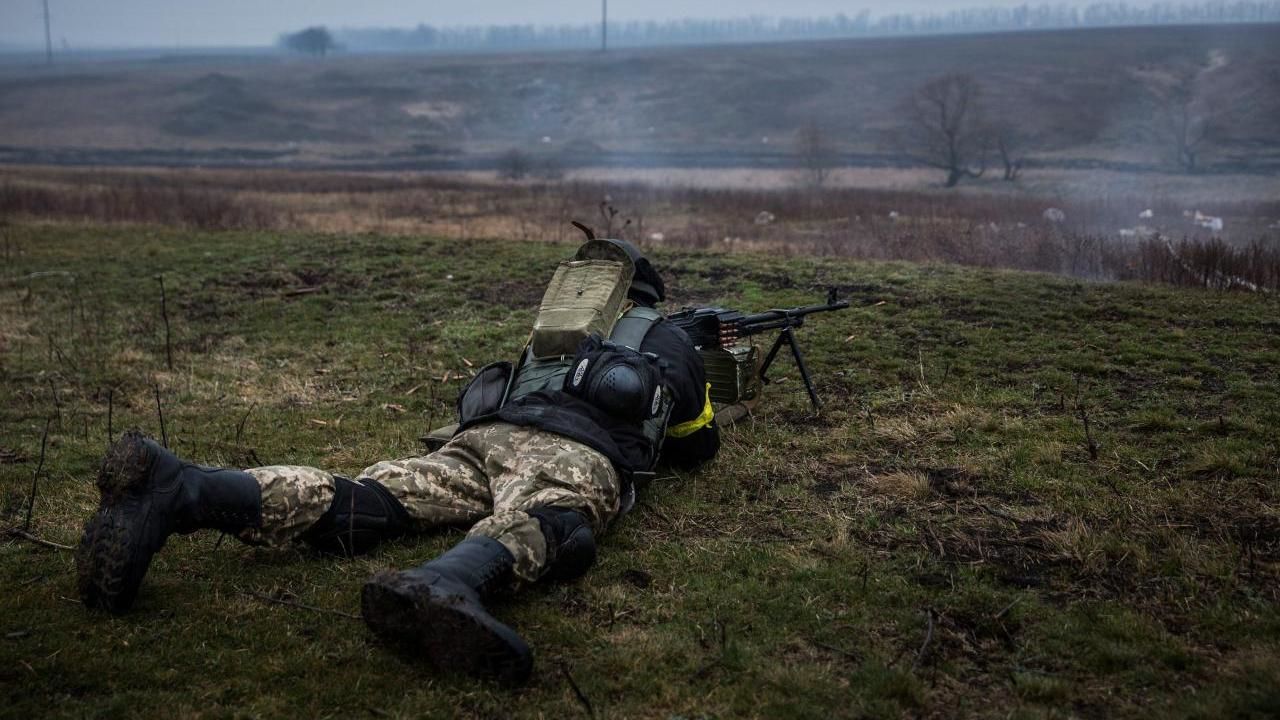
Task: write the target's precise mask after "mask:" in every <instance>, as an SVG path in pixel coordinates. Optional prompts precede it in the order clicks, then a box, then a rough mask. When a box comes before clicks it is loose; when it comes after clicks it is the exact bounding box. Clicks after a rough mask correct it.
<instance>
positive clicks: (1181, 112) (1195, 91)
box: [1136, 64, 1219, 173]
mask: <svg viewBox="0 0 1280 720" xmlns="http://www.w3.org/2000/svg"><path fill="white" fill-rule="evenodd" d="M1214 69H1215V66H1214V65H1212V64H1210V65H1207V66H1200V65H1184V66H1180V67H1172V68H1169V67H1161V68H1155V69H1144V70H1141V71H1139V72H1137V73H1136V75H1137V76H1138V79H1139V81H1140V82H1142V84H1143V85H1144V87H1145V89H1146V93H1147V98H1148V101H1149V103H1150V105H1151V112H1150V113H1149V115H1148V117H1149V120H1147V121H1146V123H1145V130H1146V132H1147V134H1148V135H1149V136H1151V137H1153V138H1154V139H1155V140H1156V141H1157V142H1159V143H1161V144H1162V145H1164V146H1165V147H1166V148H1168V151H1169V154H1170V157H1171V159H1172V160H1173V161H1174V163H1175V164H1176V165H1177V166H1178V167H1180V168H1181V169H1182V170H1184V171H1185V172H1188V173H1193V172H1196V171H1197V170H1199V168H1200V155H1201V152H1202V150H1203V149H1204V145H1205V143H1206V141H1208V140H1211V139H1212V134H1213V131H1214V128H1215V125H1216V124H1217V122H1218V119H1219V118H1218V114H1219V113H1218V109H1217V106H1216V105H1215V104H1214V103H1213V102H1212V101H1211V100H1210V99H1209V98H1208V97H1207V95H1208V92H1207V89H1208V86H1209V85H1210V84H1211V81H1209V80H1208V79H1207V78H1206V76H1207V75H1209V74H1210V73H1212V72H1213V70H1214Z"/></svg>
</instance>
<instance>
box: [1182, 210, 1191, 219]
mask: <svg viewBox="0 0 1280 720" xmlns="http://www.w3.org/2000/svg"><path fill="white" fill-rule="evenodd" d="M1182 217H1184V218H1189V217H1191V211H1190V210H1183V211H1182Z"/></svg>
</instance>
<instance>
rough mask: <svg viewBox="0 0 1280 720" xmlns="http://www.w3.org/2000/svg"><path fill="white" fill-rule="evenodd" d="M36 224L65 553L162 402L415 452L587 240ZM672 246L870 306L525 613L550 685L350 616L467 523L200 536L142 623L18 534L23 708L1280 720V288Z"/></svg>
mask: <svg viewBox="0 0 1280 720" xmlns="http://www.w3.org/2000/svg"><path fill="white" fill-rule="evenodd" d="M5 232H6V241H5V243H4V246H3V248H0V252H2V253H3V257H4V266H3V267H4V270H3V276H2V277H0V390H2V392H3V397H4V402H3V404H0V513H2V514H0V522H2V523H3V525H4V526H14V525H18V526H21V525H22V524H23V521H24V517H25V515H26V513H27V509H28V506H29V502H30V496H29V493H30V491H31V489H32V481H33V477H37V478H38V484H37V489H38V494H37V496H36V497H35V500H34V505H33V509H34V511H33V513H32V516H31V531H32V533H34V534H36V535H38V536H39V537H41V538H44V539H46V540H49V541H52V542H56V543H64V544H73V543H74V542H75V541H76V539H77V538H78V532H79V528H80V526H81V524H82V523H83V521H84V519H85V518H87V516H88V515H89V513H90V512H91V510H92V508H93V507H94V504H95V502H96V495H95V492H94V489H93V486H92V482H91V480H92V476H93V473H94V471H95V466H96V462H97V459H98V457H99V456H100V454H101V452H102V450H103V449H104V447H105V444H106V443H107V439H108V436H109V434H110V433H109V427H110V428H113V429H114V431H115V432H116V433H118V432H119V431H120V430H122V429H124V428H126V427H130V426H138V427H141V428H144V429H145V430H147V431H149V432H151V433H153V434H155V435H157V436H159V435H160V434H161V422H160V418H159V417H158V414H157V403H158V404H159V405H160V407H161V408H162V410H163V428H164V430H163V432H164V434H165V435H166V436H167V438H168V441H169V444H170V446H172V447H174V448H176V449H177V451H178V452H180V453H182V454H183V455H186V456H188V457H191V458H194V459H198V460H200V461H203V462H206V463H211V464H227V465H253V464H259V463H262V464H266V463H279V462H295V463H308V464H317V465H321V466H324V467H329V468H333V469H335V470H343V471H346V472H355V471H357V470H358V469H359V468H361V467H363V466H364V465H366V464H368V463H370V462H372V461H374V460H377V459H381V458H387V457H394V456H404V455H409V454H413V453H416V452H419V447H420V446H419V442H418V440H417V438H418V437H419V435H421V434H422V433H423V432H424V431H425V430H426V429H428V428H429V427H431V426H434V425H436V424H440V423H443V422H445V421H447V420H448V417H449V414H450V412H451V406H452V401H453V397H454V395H455V393H456V392H457V390H458V389H459V388H460V386H461V384H462V383H463V378H465V377H466V375H467V371H468V368H469V367H470V366H472V365H475V364H478V363H482V362H485V361H487V360H489V359H491V358H496V357H503V356H507V357H509V356H512V355H513V354H514V353H515V352H516V351H517V349H518V346H519V344H520V343H521V341H522V339H523V338H524V337H525V335H526V332H527V328H528V326H529V324H530V322H531V320H532V314H533V313H532V310H533V307H534V306H535V305H536V303H537V300H538V298H539V297H540V295H541V290H542V287H543V285H544V284H545V282H546V280H547V279H548V277H549V276H550V273H551V269H552V267H553V266H554V263H555V262H556V261H557V260H558V259H561V258H563V257H564V256H566V255H567V254H568V253H569V251H570V247H571V246H567V245H556V244H544V243H531V242H530V243H513V242H497V241H485V240H475V241H458V240H443V239H435V238H430V237H421V236H405V237H386V236H378V235H368V234H360V235H342V234H336V235H319V234H309V233H305V232H299V231H292V232H283V233H273V232H262V233H253V232H225V233H208V232H197V231H185V230H177V229H156V228H147V227H128V226H116V227H100V226H98V227H95V226H79V225H67V224H50V223H19V224H16V225H13V226H10V227H8V228H7V229H6V231H5ZM656 259H657V264H658V265H659V267H661V268H662V269H664V270H665V272H666V273H667V276H668V278H669V280H670V282H669V284H670V288H671V290H670V295H671V296H672V300H673V303H674V304H676V305H678V304H680V303H704V302H723V303H732V304H734V305H741V306H744V307H748V308H763V307H770V306H777V305H783V304H787V305H790V304H799V303H807V302H811V301H813V300H814V299H815V298H817V297H819V295H820V293H821V288H822V287H825V286H827V285H836V286H839V287H841V288H842V289H843V290H844V292H845V293H846V294H847V295H848V296H849V297H850V298H851V299H852V300H853V302H854V307H853V308H851V309H850V310H849V311H847V312H844V313H842V314H839V315H829V316H823V317H820V318H817V319H815V320H814V321H813V323H812V325H811V326H809V327H807V328H805V330H804V331H803V333H802V335H803V337H802V340H803V342H804V343H805V348H806V350H807V351H808V357H809V359H810V362H811V364H812V366H813V370H814V371H815V373H816V375H817V377H818V380H819V390H820V392H821V394H822V395H823V397H824V398H825V399H826V401H827V402H828V406H827V410H826V411H824V412H823V413H822V414H820V415H814V414H812V413H811V412H810V411H809V409H808V407H807V405H806V401H805V399H804V397H803V393H802V391H801V390H800V387H799V384H798V378H797V376H796V375H795V372H794V370H793V369H792V367H791V366H790V365H789V363H784V364H783V365H782V366H781V367H780V368H779V370H782V371H784V372H781V373H780V376H783V377H785V379H783V380H782V381H780V382H779V383H777V384H775V385H772V386H770V387H769V388H767V390H768V392H767V395H766V396H765V398H764V399H763V401H762V402H761V403H760V404H759V405H758V407H757V408H756V412H755V415H754V417H753V418H751V419H748V420H746V421H744V422H742V423H739V424H738V425H736V426H735V427H733V428H732V429H729V430H728V431H727V432H726V434H725V445H724V449H723V452H722V454H721V457H720V458H719V459H718V460H717V461H716V462H715V463H713V464H712V465H710V466H709V467H707V468H705V469H703V470H701V471H699V472H697V473H693V474H688V475H683V476H669V477H664V478H662V479H661V480H659V481H657V482H656V483H655V486H654V487H653V488H651V490H650V492H649V493H648V494H647V495H646V496H645V497H644V498H643V499H642V502H641V503H640V504H639V506H638V508H637V509H636V510H635V511H634V512H633V513H632V514H630V515H628V516H626V517H625V518H623V519H622V520H621V521H620V522H619V523H618V524H617V525H616V527H615V528H614V529H613V531H612V533H611V535H610V536H609V537H608V538H607V539H606V541H605V543H604V546H603V549H602V554H601V557H600V562H599V564H598V566H597V567H596V568H595V569H594V570H593V572H591V573H590V574H589V575H588V576H587V577H586V578H585V579H583V580H582V581H580V582H578V583H575V584H572V585H567V586H555V587H536V588H532V589H530V590H529V591H528V592H526V593H524V594H522V595H521V596H519V597H517V598H515V599H513V600H512V601H510V602H507V603H503V604H501V605H500V606H499V607H498V613H499V615H500V617H502V618H504V619H506V620H508V621H510V622H511V623H512V624H513V625H514V626H515V627H517V628H518V629H519V630H520V631H521V632H522V633H524V634H525V636H526V637H527V638H528V639H529V640H530V642H531V643H532V644H533V645H534V646H535V648H536V652H537V657H538V660H537V667H536V669H535V674H534V677H533V679H532V681H531V682H530V684H529V685H528V686H527V687H524V688H522V689H518V690H503V689H500V688H497V687H494V686H490V685H486V684H477V683H473V682H470V681H466V680H462V679H458V678H452V677H441V676H438V675H435V674H432V673H431V672H430V671H429V670H428V669H426V668H425V667H423V666H421V665H420V664H418V663H415V662H411V661H408V660H406V659H404V658H401V657H398V656H396V655H394V654H391V653H389V652H387V651H386V650H384V649H383V648H382V647H380V646H378V645H376V644H374V643H373V642H371V639H370V636H369V635H368V633H367V632H366V631H365V628H364V626H363V624H362V623H361V622H360V621H359V620H358V619H356V618H354V617H351V616H350V615H351V614H354V613H358V594H359V589H360V585H361V583H362V581H363V580H364V579H365V578H366V577H367V576H369V575H370V574H371V573H372V572H374V571H375V570H376V569H378V568H382V567H387V566H392V567H404V566H408V565H410V564H414V563H417V562H420V561H422V560H424V559H426V558H428V557H430V556H432V555H434V554H435V553H437V552H439V551H441V550H442V549H444V548H445V547H447V546H448V545H449V544H451V543H453V542H455V541H456V540H457V539H458V538H459V537H460V534H459V533H458V532H448V533H442V534H439V535H433V536H427V537H422V538H419V539H414V540H411V541H407V542H401V543H397V544H395V545H392V546H388V547H386V548H384V549H382V550H380V551H379V552H377V553H376V554H373V555H371V556H368V557H365V558H361V559H357V560H351V561H335V560H332V559H325V558H320V557H316V556H314V555H312V554H310V553H308V552H306V551H304V550H301V549H299V550H296V551H275V552H271V551H264V550H260V549H251V548H247V547H244V546H242V545H240V544H238V543H237V542H235V541H234V540H231V539H225V540H221V539H219V538H218V537H217V536H215V535H213V534H197V535H193V536H189V537H185V538H177V539H175V540H174V541H172V542H171V543H170V546H169V547H168V548H167V549H166V551H165V552H164V553H162V554H161V555H160V556H159V557H158V559H157V562H156V563H155V565H154V566H153V568H152V570H151V573H150V575H149V578H148V582H147V583H146V585H145V586H144V592H143V596H142V597H141V598H140V601H139V604H138V606H137V607H136V610H135V611H134V612H133V613H132V614H130V615H128V616H125V617H121V618H110V617H104V616H101V615H96V614H89V613H87V612H86V611H85V610H84V609H83V608H82V607H81V606H80V605H79V603H78V602H77V601H76V600H75V599H74V596H75V589H74V581H73V562H72V557H71V553H69V552H66V551H62V550H58V549H55V548H49V547H46V546H42V545H39V544H36V543H33V542H30V541H27V540H20V539H17V538H11V537H10V538H5V539H3V540H0V586H3V587H4V588H5V590H4V592H3V593H0V716H4V717H14V718H17V717H32V716H42V715H50V716H75V717H80V716H86V715H99V716H116V717H122V716H146V717H154V716H173V715H180V716H209V717H231V716H302V717H350V716H367V715H374V716H379V717H422V716H426V717H448V716H455V715H457V716H466V717H508V716H514V717H530V718H532V717H575V716H585V715H588V714H594V715H595V716H597V717H619V718H621V717H655V718H675V717H684V718H695V717H738V716H748V717H749V716H759V717H766V716H767V717H825V716H837V717H898V716H902V715H909V716H917V717H950V716H956V715H966V716H992V717H996V716H998V717H1009V716H1013V717H1072V716H1079V717H1116V716H1129V717H1153V716H1158V717H1197V718H1211V717H1266V716H1274V713H1275V711H1276V708H1277V707H1280V691H1278V690H1277V688H1280V513H1278V510H1277V507H1278V503H1280V498H1278V497H1277V494H1278V493H1280V490H1278V488H1277V485H1278V483H1277V478H1280V446H1278V444H1277V428H1280V379H1278V378H1277V372H1276V370H1277V367H1280V339H1278V338H1280V324H1278V323H1277V320H1276V318H1277V317H1278V316H1280V313H1278V312H1277V310H1278V308H1277V305H1276V301H1275V299H1274V298H1268V297H1265V296H1256V295H1243V294H1217V293H1210V292H1204V291H1185V290H1176V289H1170V288H1164V287H1142V286H1136V285H1129V284H1110V285H1103V284H1090V283H1082V282H1078V281H1074V280H1070V279H1065V278H1059V277H1052V276H1045V275H1036V274H1022V273H1014V272H1001V271H994V270H972V269H961V268H957V267H953V266H930V265H924V266H912V265H905V264H891V263H885V264H877V263H866V262H855V261H850V260H835V259H823V260H815V259H803V258H800V259H784V258H778V257H777V256H765V255H753V254H750V253H735V254H732V255H722V254H712V253H705V252H696V251H684V252H677V251H667V252H660V253H659V254H658V255H657V258H656ZM157 277H162V278H163V282H164V288H165V291H166V294H167V301H166V303H165V304H164V307H163V310H162V304H161V284H160V282H159V281H158V280H157ZM166 314H167V322H166V319H165V316H166ZM166 334H168V335H170V336H171V346H172V348H171V349H172V367H171V368H170V367H169V366H168V365H169V363H168V361H167V359H166V356H167V352H166V341H165V337H166ZM1086 418H1087V429H1086V420H1085V419H1086ZM46 428H47V445H46V446H45V447H43V448H42V437H43V436H44V435H45V432H46ZM41 460H43V464H42V465H41ZM38 467H40V468H42V469H38ZM272 599H274V600H279V601H283V603H301V604H305V605H307V606H310V608H311V609H305V608H302V607H299V606H298V605H296V604H283V603H282V602H273V601H272ZM335 613H336V614H335ZM575 688H576V690H575Z"/></svg>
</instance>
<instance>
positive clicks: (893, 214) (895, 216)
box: [889, 210, 898, 220]
mask: <svg viewBox="0 0 1280 720" xmlns="http://www.w3.org/2000/svg"><path fill="white" fill-rule="evenodd" d="M889 218H890V219H892V220H897V219H898V211H897V210H890V211H889Z"/></svg>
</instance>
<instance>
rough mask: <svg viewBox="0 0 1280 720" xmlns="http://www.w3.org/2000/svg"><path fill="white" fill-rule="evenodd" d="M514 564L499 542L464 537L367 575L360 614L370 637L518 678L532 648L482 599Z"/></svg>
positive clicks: (524, 674)
mask: <svg viewBox="0 0 1280 720" xmlns="http://www.w3.org/2000/svg"><path fill="white" fill-rule="evenodd" d="M514 565H515V558H513V557H512V556H511V552H510V551H508V550H507V549H506V548H505V547H503V545H502V543H500V542H498V541H497V540H494V539H492V538H487V537H469V538H467V539H466V540H463V541H462V542H460V543H458V544H457V545H455V546H454V547H453V548H452V549H451V550H449V551H448V552H446V553H445V554H443V555H441V556H440V557H438V558H436V559H435V560H432V561H431V562H429V563H426V564H425V565H422V566H419V567H416V568H414V569H412V570H405V571H403V572H381V573H378V574H377V575H375V576H373V578H372V579H370V580H369V582H367V583H365V586H364V591H363V592H362V593H361V596H360V613H361V614H362V615H363V616H364V621H365V624H367V625H368V626H369V629H370V630H372V631H373V632H374V633H375V634H376V635H378V637H380V638H382V639H383V640H384V641H386V642H388V643H391V644H394V645H397V646H399V647H401V648H403V649H405V650H407V651H409V652H410V653H412V654H415V655H424V656H425V657H426V658H427V659H428V660H430V661H431V662H433V663H434V664H436V665H437V666H439V667H440V668H442V669H445V670H459V671H461V672H464V673H467V674H470V675H476V676H480V677H493V678H497V679H498V680H501V681H503V682H506V683H512V684H515V683H520V682H523V681H524V680H526V679H527V678H528V677H529V672H530V670H532V669H533V651H532V650H530V649H529V646H528V645H527V644H526V643H525V641H524V640H523V639H521V637H520V636H519V635H517V634H516V632H515V631H514V630H512V629H511V628H509V627H507V626H506V625H503V624H502V623H500V622H498V621H497V620H496V619H495V618H494V617H493V616H492V615H490V614H489V611H488V610H486V609H485V607H484V604H483V600H484V599H485V598H486V597H489V596H491V595H492V594H493V593H494V591H495V590H497V589H499V588H501V587H502V586H504V585H506V584H507V583H508V582H509V581H510V578H511V571H512V568H513V566H514Z"/></svg>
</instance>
